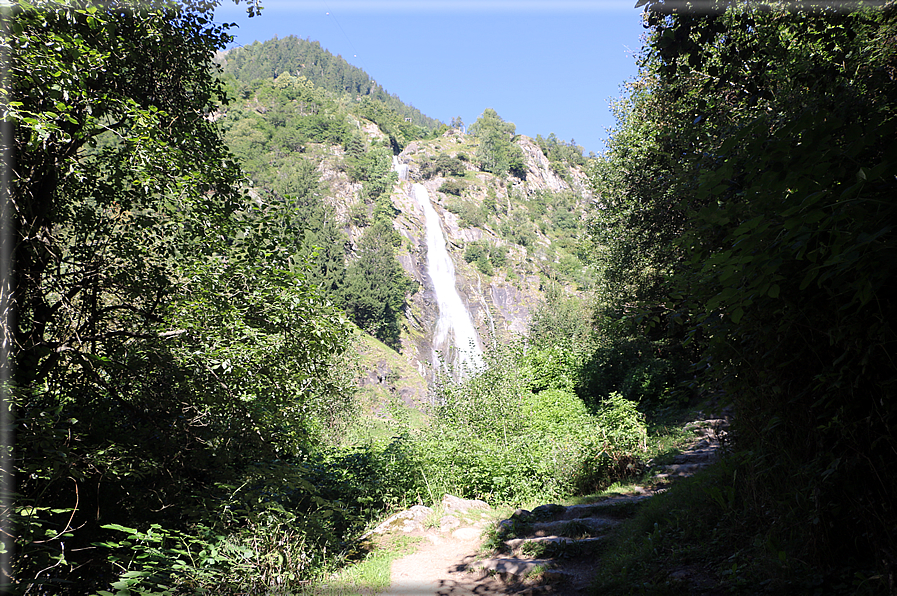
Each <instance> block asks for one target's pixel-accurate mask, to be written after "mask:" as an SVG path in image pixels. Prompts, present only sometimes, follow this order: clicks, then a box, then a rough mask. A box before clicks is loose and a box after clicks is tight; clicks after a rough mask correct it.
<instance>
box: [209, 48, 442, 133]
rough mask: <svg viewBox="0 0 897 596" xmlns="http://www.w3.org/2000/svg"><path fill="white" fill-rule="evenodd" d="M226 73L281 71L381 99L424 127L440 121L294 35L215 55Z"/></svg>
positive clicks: (245, 76)
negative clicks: (407, 103)
mask: <svg viewBox="0 0 897 596" xmlns="http://www.w3.org/2000/svg"><path fill="white" fill-rule="evenodd" d="M219 60H220V63H221V65H222V67H223V69H224V73H225V75H226V76H231V77H233V78H234V79H236V80H237V81H239V82H241V83H249V82H251V81H257V80H264V79H269V78H271V79H275V78H277V77H278V76H280V75H281V74H284V73H288V74H291V75H293V76H297V77H298V76H302V77H305V78H306V79H308V80H309V81H311V82H312V83H313V84H314V85H315V86H316V87H319V88H321V89H325V90H327V91H331V92H333V93H336V94H345V95H347V96H348V97H351V98H354V99H355V100H356V101H358V100H361V99H362V98H371V99H376V100H378V101H380V102H383V103H384V104H385V105H386V106H387V107H388V108H389V109H390V110H393V111H394V112H396V113H397V114H398V115H400V116H401V117H402V119H403V121H404V119H406V118H407V119H410V122H411V123H412V124H414V125H416V126H423V127H424V128H427V129H428V130H434V129H436V128H438V127H439V126H440V125H442V123H441V122H440V121H438V120H436V119H434V118H430V117H428V116H425V115H424V114H422V113H421V111H420V110H418V109H417V108H415V107H413V106H410V105H406V104H405V103H404V102H402V100H400V99H399V98H398V96H396V95H392V94H390V93H387V92H386V90H384V89H383V87H381V86H380V85H378V84H377V82H376V81H374V80H373V79H372V78H371V77H370V76H369V75H368V74H367V73H366V72H364V71H363V70H362V69H360V68H358V67H356V66H352V65H351V64H349V63H348V62H346V60H345V59H343V57H342V56H339V55H337V56H334V55H333V54H331V53H330V52H329V51H327V50H325V49H324V48H322V47H321V44H320V42H317V41H311V40H308V39H301V38H299V37H296V36H294V35H289V36H287V37H284V38H280V39H279V38H277V37H275V38H274V39H270V40H268V41H266V42H263V43H262V42H258V41H256V42H255V43H253V44H251V45H248V46H243V47H238V48H234V49H232V50H230V51H228V52H227V53H223V54H221V55H220V56H219Z"/></svg>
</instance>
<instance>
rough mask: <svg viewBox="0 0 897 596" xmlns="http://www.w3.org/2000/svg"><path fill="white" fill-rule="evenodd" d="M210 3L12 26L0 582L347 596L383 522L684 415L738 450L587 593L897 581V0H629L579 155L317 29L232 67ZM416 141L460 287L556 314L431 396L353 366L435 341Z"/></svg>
mask: <svg viewBox="0 0 897 596" xmlns="http://www.w3.org/2000/svg"><path fill="white" fill-rule="evenodd" d="M217 4H218V3H217V2H216V1H206V0H149V1H147V0H115V1H113V2H96V1H94V0H45V1H41V2H35V1H33V0H16V1H15V2H13V4H12V6H11V7H10V8H8V9H4V10H3V12H2V20H3V26H4V27H5V29H6V34H5V35H4V36H3V38H2V42H0V43H2V51H3V59H4V61H5V62H6V73H5V79H4V80H3V81H2V97H0V122H2V133H3V134H2V150H3V155H4V177H3V179H2V182H3V184H4V186H3V189H2V190H3V193H4V194H3V196H2V199H3V214H4V219H3V222H2V224H3V225H2V232H3V233H2V234H0V311H2V315H3V319H2V321H3V325H2V331H3V336H2V340H3V346H4V350H5V351H4V352H3V354H2V358H0V390H2V397H3V409H2V414H3V416H2V418H0V424H2V451H0V464H2V466H0V480H2V483H0V490H2V495H0V497H2V498H0V522H2V527H0V531H2V532H0V546H2V552H0V572H2V577H0V584H2V591H3V593H9V594H21V595H24V594H32V595H34V594H39V595H44V594H66V595H72V596H75V595H83V594H90V595H92V596H93V595H96V596H127V595H131V594H135V595H136V594H141V595H160V596H161V595H175V594H178V595H179V594H233V595H238V594H241V595H242V594H355V593H359V591H358V590H360V589H361V588H357V589H356V591H352V589H349V588H347V589H346V591H339V590H337V591H333V590H334V587H333V586H334V585H335V582H336V580H335V579H334V578H338V577H340V574H343V573H346V571H347V570H352V569H358V568H363V567H364V566H365V565H375V564H377V561H380V562H381V563H382V562H383V561H385V564H386V569H387V575H388V565H389V558H388V556H391V555H388V554H387V555H385V556H386V558H385V559H384V558H383V555H381V554H380V553H379V552H378V550H377V545H374V544H371V542H370V541H369V540H367V537H368V536H369V530H370V529H371V528H372V527H374V526H375V525H376V524H377V523H379V522H380V521H382V520H383V519H385V518H386V517H387V516H388V515H390V514H392V513H394V512H396V511H399V510H402V509H405V508H407V507H410V506H412V505H415V504H419V503H421V504H427V505H433V504H436V503H438V502H439V501H440V499H441V498H442V496H443V495H444V494H452V495H457V496H459V497H463V498H476V499H482V500H484V501H486V502H488V503H490V504H491V505H494V506H496V507H499V506H500V507H506V508H508V510H509V511H513V510H514V509H515V508H518V507H523V506H530V507H531V506H532V505H534V504H539V503H549V502H561V501H564V502H566V501H569V500H571V499H583V498H589V497H590V496H591V497H594V498H598V497H597V496H600V495H603V494H605V491H607V490H608V489H609V488H616V489H617V490H625V487H626V486H628V485H629V484H630V483H635V482H641V481H643V480H645V477H646V474H647V470H648V469H649V467H650V465H651V464H652V462H654V461H660V460H663V459H664V458H670V457H673V456H675V454H676V453H678V451H677V450H678V449H680V448H684V446H685V444H686V443H685V438H684V437H683V436H682V433H681V431H680V430H679V429H680V428H681V426H682V423H684V422H685V421H686V420H690V419H692V418H693V417H694V416H695V413H696V412H698V411H703V412H706V413H711V412H712V413H717V414H719V415H722V414H726V415H727V416H729V418H730V424H731V426H730V428H729V431H728V434H727V435H726V442H725V445H724V449H723V456H722V457H721V459H720V460H719V461H718V462H716V463H715V464H714V465H713V466H711V467H710V468H709V469H708V470H707V471H706V472H703V473H701V474H698V475H696V476H695V477H694V478H692V479H689V480H687V481H683V482H681V483H677V484H674V485H672V486H671V487H670V488H668V489H667V490H665V491H663V492H662V494H658V495H656V496H655V497H653V498H652V500H651V502H650V503H648V504H647V505H645V506H643V507H640V508H639V510H638V511H635V512H633V514H632V515H631V516H630V517H629V519H627V520H626V522H625V523H623V524H621V525H620V526H619V528H617V529H616V530H615V531H614V532H615V533H614V534H612V535H611V536H610V538H609V539H608V540H607V541H606V542H605V543H602V547H601V548H600V549H599V550H598V551H597V552H596V554H595V555H594V565H595V567H596V568H597V567H600V571H599V572H597V575H596V579H595V584H594V587H593V592H594V593H595V594H669V593H683V587H682V584H681V583H677V580H675V577H674V574H673V572H675V571H677V570H679V571H681V570H682V569H685V568H688V569H692V568H700V569H702V574H704V576H706V577H707V578H708V580H707V581H709V582H711V584H712V585H711V584H708V585H711V587H708V588H707V591H705V592H702V593H707V594H711V593H713V594H717V593H736V594H757V593H771V594H895V593H897V532H895V528H897V509H895V502H897V501H895V499H894V497H893V495H894V494H897V436H895V426H897V406H895V403H897V402H895V390H897V364H895V354H897V337H895V332H897V328H895V323H897V321H895V313H897V305H895V304H894V301H895V299H897V271H895V268H897V235H895V229H894V226H895V223H897V196H895V192H897V143H895V139H897V3H895V2H894V1H893V0H889V1H885V2H875V3H863V2H858V3H855V4H854V3H847V4H843V5H836V4H835V3H830V2H819V3H814V2H808V3H801V4H794V3H789V4H780V3H776V2H770V3H748V2H740V1H732V2H716V1H715V0H711V1H710V2H706V3H702V4H701V7H702V9H701V10H688V8H689V6H690V4H689V3H687V2H686V3H682V2H669V1H668V0H638V5H637V7H638V8H641V9H642V10H643V11H644V12H643V18H644V26H645V38H644V39H645V41H644V46H643V47H642V49H641V51H640V53H639V55H638V65H639V74H638V76H637V77H636V78H635V79H634V80H631V81H628V82H626V83H625V84H624V87H623V89H624V92H623V94H622V96H621V97H620V98H618V99H617V100H616V101H615V103H614V104H613V110H614V113H615V115H616V126H615V127H614V129H613V130H612V131H611V134H610V138H609V140H608V144H607V148H606V150H605V151H604V152H602V153H601V154H600V155H595V154H591V155H589V156H584V155H583V150H582V148H581V147H579V146H577V145H576V143H575V142H574V141H570V142H566V141H563V140H560V139H558V138H557V137H556V136H555V135H554V134H549V135H548V136H547V137H542V136H541V135H539V136H537V138H536V139H527V138H525V137H522V136H521V135H518V134H517V133H516V127H515V125H514V124H513V123H512V122H507V121H505V120H504V119H502V117H501V116H499V114H498V112H497V111H496V110H495V109H493V108H485V109H484V111H483V113H482V115H481V116H480V117H479V118H478V119H477V120H476V121H475V122H474V123H471V124H470V126H469V127H467V130H466V132H465V131H463V130H462V129H463V128H464V125H463V123H462V122H461V121H460V118H456V119H455V120H453V121H452V122H451V124H450V125H447V124H444V123H441V122H438V121H436V120H434V119H432V118H429V117H427V116H425V115H423V114H422V113H421V112H420V111H419V110H417V109H416V108H413V107H412V106H411V105H409V104H405V103H404V102H402V101H401V100H400V99H399V98H398V97H397V96H395V95H392V94H389V93H388V92H387V91H386V90H384V89H383V88H382V87H381V86H380V85H378V84H377V83H376V82H375V81H374V79H372V78H371V76H370V75H369V74H367V73H365V72H363V71H361V70H360V69H358V68H355V67H353V66H351V65H349V64H348V63H346V62H345V60H343V59H342V58H340V57H338V56H333V55H332V54H330V53H329V52H327V51H326V50H324V49H323V48H322V47H321V45H320V44H319V43H318V42H313V41H310V40H303V39H299V38H297V37H293V36H290V37H287V38H283V39H273V40H270V41H268V42H265V43H256V44H253V45H251V46H248V47H245V48H240V49H236V50H231V51H229V52H223V51H222V50H223V49H224V48H225V47H226V45H227V44H228V43H229V41H230V39H231V36H230V35H229V33H228V26H227V25H222V24H216V20H215V18H214V10H215V8H216V6H217ZM244 4H246V7H247V10H248V11H249V12H250V14H256V15H258V16H259V18H264V11H263V10H262V8H261V6H260V4H259V3H258V2H257V0H247V1H246V2H245V3H244ZM596 103H597V102H596ZM596 109H597V108H596ZM400 155H401V156H403V159H406V160H408V163H406V165H408V166H409V171H410V174H409V175H411V176H412V179H413V180H414V181H418V182H420V183H430V184H431V186H432V187H433V193H434V196H435V197H436V198H437V202H438V203H439V205H440V206H441V207H444V209H443V212H444V214H445V217H446V222H448V221H449V219H451V221H452V225H453V226H455V227H456V228H457V229H458V230H462V231H463V233H464V234H466V236H465V238H468V237H469V238H474V240H465V241H464V242H456V244H457V246H452V247H451V250H452V251H454V252H453V253H452V254H453V258H454V260H455V263H456V267H457V268H458V272H459V273H458V275H459V279H463V280H467V281H465V283H469V284H470V286H471V287H473V285H475V284H474V282H472V281H470V280H476V282H477V283H480V282H483V283H486V284H494V285H493V286H492V287H500V288H506V289H507V293H508V295H509V296H517V297H518V298H519V300H520V301H521V304H523V301H524V299H526V300H530V299H532V300H534V302H533V304H534V305H533V306H532V307H531V309H530V310H531V312H530V316H528V318H527V320H526V330H525V332H521V333H516V332H515V333H510V332H508V333H505V335H503V336H500V337H498V336H496V337H493V338H491V340H490V341H486V342H484V343H485V344H486V347H485V351H484V355H483V360H484V363H483V365H482V366H481V367H479V368H477V369H476V370H474V371H471V372H470V374H468V375H466V376H463V377H458V376H452V375H451V374H449V372H451V371H449V372H446V371H435V372H433V374H432V376H431V377H430V378H429V379H428V380H429V383H426V382H422V384H423V385H424V386H425V389H424V390H423V391H424V392H425V393H426V399H425V400H423V401H421V402H419V403H417V402H416V403H409V402H408V401H407V400H406V401H402V399H399V398H398V397H397V396H399V395H400V394H401V391H399V389H400V388H399V387H397V386H398V385H402V383H404V382H405V381H404V378H399V377H398V376H397V375H398V373H394V372H392V371H390V372H389V373H388V374H387V373H384V374H381V375H380V379H379V381H378V382H379V383H380V386H386V387H391V388H392V389H391V391H392V393H391V394H390V396H388V397H385V398H382V396H381V397H376V396H375V398H371V399H373V402H372V401H371V399H368V398H370V395H371V394H370V392H369V391H368V389H366V388H365V387H364V386H362V383H361V381H360V379H362V378H365V377H366V376H369V374H370V369H371V368H372V366H373V365H372V361H371V360H370V359H367V360H366V358H369V355H370V354H371V353H376V354H377V358H379V359H380V361H381V362H383V361H386V360H388V359H390V358H392V359H395V360H396V361H399V360H401V358H402V357H405V356H408V354H410V353H411V352H412V350H413V349H416V348H414V346H416V345H417V344H415V342H419V343H420V342H424V344H425V339H426V338H425V337H424V335H425V333H423V332H422V331H421V328H422V326H421V324H420V321H422V320H425V319H426V316H428V315H427V313H426V312H425V309H424V307H423V306H422V305H424V304H425V299H424V294H425V293H426V288H425V287H423V284H422V283H421V282H420V281H418V280H419V279H420V276H417V277H415V274H414V272H413V270H412V269H413V267H411V266H409V262H411V261H413V258H412V256H413V255H414V254H416V253H415V252H414V250H416V249H415V246H414V243H413V242H412V240H411V239H410V237H409V233H408V230H409V229H413V226H414V225H415V224H414V222H413V221H411V218H410V216H409V215H408V212H409V210H408V208H407V207H406V206H405V205H404V203H402V201H403V200H404V199H403V196H404V195H403V194H402V192H400V191H398V190H397V189H400V188H403V187H402V185H403V184H406V185H407V184H408V183H407V182H403V181H400V180H399V175H398V173H397V171H396V168H395V167H394V166H395V160H396V159H397V158H398V157H399V156H400ZM539 164H541V165H539ZM537 179H538V184H541V185H542V186H541V187H540V186H536V185H537ZM546 181H550V185H549V182H546ZM549 186H550V188H549ZM889 197H890V198H889ZM446 227H447V228H448V227H449V226H448V223H446ZM459 233H460V232H459ZM412 265H413V263H412ZM459 283H460V282H459ZM527 308H530V307H529V306H528V307H527ZM490 316H491V315H490ZM509 320H510V319H509ZM499 322H501V320H499ZM510 327H511V326H510V323H508V328H510ZM424 344H421V345H424ZM395 369H396V370H398V365H396V367H395ZM375 376H376V375H375ZM403 388H404V387H403ZM377 395H379V394H377ZM381 398H382V399H381ZM377 400H379V401H377ZM596 495H597V496H596ZM671 578H672V579H671ZM356 583H357V582H356ZM386 585H388V578H387V580H386ZM372 586H373V587H372ZM384 588H385V585H383V584H382V582H381V583H380V584H379V585H378V586H374V585H373V584H371V585H368V586H367V587H365V588H364V590H367V591H362V592H361V593H366V594H369V593H376V592H377V590H382V589H384Z"/></svg>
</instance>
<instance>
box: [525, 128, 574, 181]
mask: <svg viewBox="0 0 897 596" xmlns="http://www.w3.org/2000/svg"><path fill="white" fill-rule="evenodd" d="M536 144H537V145H539V148H540V149H541V150H542V153H543V154H544V155H545V157H547V158H548V162H549V163H550V164H551V168H552V169H553V170H555V171H557V172H558V173H560V174H561V175H562V176H564V175H566V174H567V172H566V168H565V167H563V166H561V165H560V164H562V163H566V164H568V166H584V165H586V160H585V158H584V157H583V156H582V151H583V149H582V147H580V146H579V145H577V144H576V141H575V140H573V139H570V142H569V143H568V142H566V141H563V140H560V139H558V138H557V136H556V135H555V134H554V133H551V134H550V135H548V138H547V139H546V138H543V137H542V135H536Z"/></svg>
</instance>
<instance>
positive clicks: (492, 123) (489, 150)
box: [468, 108, 525, 176]
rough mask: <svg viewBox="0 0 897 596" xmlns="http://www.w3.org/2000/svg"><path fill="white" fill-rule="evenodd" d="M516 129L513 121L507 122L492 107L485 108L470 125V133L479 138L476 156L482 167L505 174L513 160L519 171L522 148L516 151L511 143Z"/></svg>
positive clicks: (487, 170) (495, 172)
mask: <svg viewBox="0 0 897 596" xmlns="http://www.w3.org/2000/svg"><path fill="white" fill-rule="evenodd" d="M515 130H516V127H515V126H514V123H513V122H505V121H504V120H502V118H501V116H499V115H498V113H497V112H496V111H495V110H493V109H492V108H487V109H486V110H484V111H483V113H482V114H480V117H479V118H477V120H476V122H474V123H473V124H471V125H470V128H469V129H468V133H469V134H471V135H473V136H476V137H478V139H479V145H478V146H477V156H476V158H477V162H479V165H480V168H481V169H483V170H484V171H486V172H491V173H493V174H496V175H498V176H504V175H505V174H507V173H508V168H509V167H510V165H511V162H512V160H513V163H514V166H515V168H516V171H518V172H519V169H520V168H519V165H520V164H519V162H520V161H521V160H520V155H519V154H520V150H519V148H517V151H516V152H515V151H514V150H513V149H514V148H515V146H514V145H513V144H512V143H511V139H513V138H514V131H515ZM524 175H525V174H524Z"/></svg>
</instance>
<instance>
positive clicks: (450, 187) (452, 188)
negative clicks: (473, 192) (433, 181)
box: [437, 180, 467, 197]
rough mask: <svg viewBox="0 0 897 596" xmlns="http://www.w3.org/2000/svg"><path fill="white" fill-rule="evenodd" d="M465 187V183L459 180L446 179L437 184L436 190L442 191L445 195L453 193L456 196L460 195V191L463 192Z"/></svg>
mask: <svg viewBox="0 0 897 596" xmlns="http://www.w3.org/2000/svg"><path fill="white" fill-rule="evenodd" d="M466 188H467V185H466V184H464V183H463V182H461V181H460V180H446V181H445V182H443V183H442V184H440V185H439V188H438V189H437V190H438V191H439V192H444V193H445V194H447V195H455V196H456V197H460V196H461V193H462V192H464V190H465V189H466Z"/></svg>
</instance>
